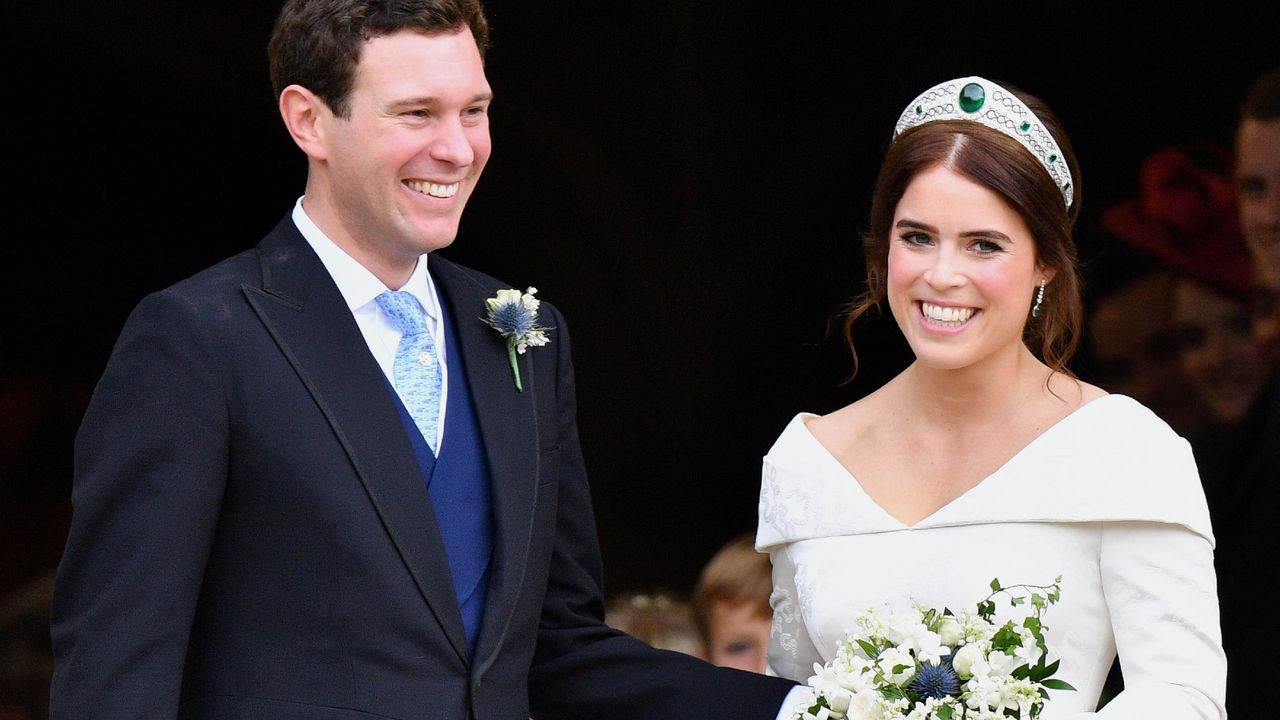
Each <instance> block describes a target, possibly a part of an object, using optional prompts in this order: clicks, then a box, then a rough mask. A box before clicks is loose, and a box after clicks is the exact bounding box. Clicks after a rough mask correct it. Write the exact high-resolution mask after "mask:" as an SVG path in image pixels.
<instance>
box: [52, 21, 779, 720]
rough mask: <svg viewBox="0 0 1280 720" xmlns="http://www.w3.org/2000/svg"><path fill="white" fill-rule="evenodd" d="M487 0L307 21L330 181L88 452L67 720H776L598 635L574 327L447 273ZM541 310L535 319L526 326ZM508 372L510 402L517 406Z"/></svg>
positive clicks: (467, 176)
mask: <svg viewBox="0 0 1280 720" xmlns="http://www.w3.org/2000/svg"><path fill="white" fill-rule="evenodd" d="M487 31H488V28H487V24H486V21H485V18H484V16H483V14H482V11H481V8H480V7H479V4H478V1H477V0H400V1H398V2H391V1H389V0H290V2H289V3H288V4H287V5H286V6H285V8H284V10H283V12H282V14H281V15H280V17H279V19H278V21H277V24H276V27H275V30H274V33H273V36H272V39H271V43H270V47H269V51H270V57H271V71H272V79H273V82H274V84H275V88H276V91H277V96H278V97H279V109H280V113H281V116H282V118H283V120H284V123H285V126H286V128H287V129H288V131H289V133H290V135H291V136H292V138H293V140H294V142H295V143H297V145H298V147H299V148H301V150H302V151H303V152H304V153H305V154H306V156H307V158H308V176H307V184H306V189H305V193H304V195H303V197H302V198H301V199H300V200H299V201H298V203H297V204H296V206H295V207H294V208H293V210H292V212H290V213H289V214H288V215H287V216H286V217H285V218H284V219H283V220H282V221H281V222H280V223H279V224H278V225H277V226H276V227H275V229H274V230H272V231H271V232H270V233H269V234H268V235H267V236H266V237H265V238H264V239H263V240H262V241H261V242H260V243H259V244H258V246H257V247H256V248H254V249H253V250H250V251H247V252H245V253H243V254H241V255H238V256H235V257H233V258H230V259H228V260H226V261H224V262H222V263H220V264H218V265H216V266H214V267H212V268H209V269H208V270H205V271H204V272H201V273H199V274H197V275H196V276H194V277H192V278H190V279H188V280H185V281H183V282H181V283H178V284H177V285H175V286H173V287H170V288H168V289H166V290H163V291H161V292H159V293H156V294H153V295H151V296H149V297H147V298H146V299H144V300H143V301H142V303H141V304H140V305H139V306H138V308H137V309H136V310H135V311H134V312H133V314H132V316H131V317H130V318H129V321H128V322H127V324H126V326H125V328H124V330H123V331H122V333H121V336H120V339H119V341H118V344H117V346H116V348H115V351H114V353H113V355H112V358H111V360H110V362H109V364H108V366H107V369H106V371H105V374H104V375H103V377H102V380H101V382H100V383H99V385H98V388H97V390H96V391H95V393H94V397H93V400H92V403H91V405H90V407H89V410H88V412H87V414H86V416H85V419H84V422H83V425H82V427H81V429H80V433H79V435H78V437H77V443H76V464H75V482H74V489H73V501H74V508H75V514H74V518H73V521H72V527H71V532H70V537H69V539H68V542H67V548H66V552H65V554H64V556H63V559H62V563H61V565H60V566H59V570H58V578H57V584H56V592H55V598H54V604H53V623H52V634H53V643H54V652H55V672H54V680H53V687H52V696H51V715H52V717H54V718H95V719H102V718H175V717H182V718H202V719H203V718H209V719H215V718H235V719H236V720H250V719H258V718H290V719H291V720H294V719H296V720H309V719H314V720H320V719H324V720H339V719H344V720H345V719H349V720H371V719H373V718H448V719H458V720H461V719H463V718H483V719H484V720H522V719H525V718H529V717H531V716H532V717H535V718H585V717H610V718H637V719H638V718H646V719H661V718H690V719H693V718H707V717H712V716H723V715H726V714H727V715H732V716H733V717H736V718H757V717H758V718H774V717H775V715H776V714H777V713H778V712H779V708H780V706H781V703H782V700H783V697H784V695H786V693H787V692H788V688H789V687H790V685H789V683H785V682H782V681H779V680H776V679H774V678H765V677H763V676H758V675H752V674H749V673H741V672H737V671H730V670H721V669H715V668H712V667H710V666H708V665H705V664H703V663H701V662H700V661H697V660H695V659H693V658H690V657H686V656H683V655H679V654H675V653H667V652H663V651H658V650H653V649H651V648H649V647H648V646H646V645H644V644H642V643H640V642H639V641H637V640H634V639H632V638H630V637H628V636H626V635H623V634H621V633H619V632H616V631H613V630H611V629H609V628H607V627H605V626H604V624H603V622H602V616H603V604H602V601H601V568H600V557H599V549H598V547H597V540H596V531H595V526H594V523H593V520H592V510H591V503H590V499H589V496H588V488H587V481H586V475H585V471H584V468H583V463H582V456H581V452H580V449H579V445H578V435H577V430H576V425H575V422H576V421H575V399H574V382H573V371H572V365H571V362H570V357H569V338H568V336H567V334H566V333H565V330H564V328H565V322H564V320H563V318H561V317H560V315H559V314H558V312H557V311H556V310H555V309H554V308H552V307H550V306H549V305H542V306H541V308H536V304H535V303H532V302H530V303H529V304H528V306H527V307H526V309H525V310H523V311H522V312H525V313H529V312H530V311H533V310H535V309H536V311H537V312H538V316H537V318H536V322H537V324H539V325H542V326H545V327H546V328H548V329H547V331H546V332H547V337H548V338H549V340H550V343H549V345H547V346H544V347H530V348H528V349H527V352H524V353H523V354H521V353H509V352H508V343H507V341H506V340H505V339H504V338H503V337H501V336H500V335H499V334H498V332H497V331H496V330H495V329H493V328H491V327H489V326H487V325H486V324H484V323H483V322H481V320H480V319H479V318H480V317H481V316H482V315H483V314H484V312H485V308H486V300H487V299H489V298H491V297H495V296H496V295H497V293H498V291H499V290H502V289H504V287H505V286H504V285H503V284H502V283H499V282H498V281H496V280H494V279H493V278H490V277H488V276H486V275H483V274H481V273H478V272H476V271H474V270H470V269H468V268H464V267H461V266H458V265H454V264H451V263H449V262H447V261H446V260H444V259H442V258H441V257H439V256H438V255H436V254H435V253H434V251H436V250H439V249H441V248H444V247H446V246H447V245H449V244H450V243H451V242H452V241H453V239H454V237H455V235H456V232H457V227H458V222H459V218H460V216H461V214H462V210H463V206H464V205H465V203H466V201H467V199H468V197H469V196H470V195H471V192H472V191H473V190H474V189H475V185H476V182H477V180H478V179H479V177H480V173H481V171H482V170H483V169H484V166H485V163H486V161H487V160H488V157H489V151H490V142H489V116H488V108H489V104H490V100H491V97H492V93H491V91H490V88H489V85H488V82H487V81H486V79H485V73H484V68H483V63H482V53H483V50H484V47H485V44H486V38H487ZM521 307H525V306H523V305H522V306H521ZM517 373H518V377H519V382H518V383H517V379H516V378H517Z"/></svg>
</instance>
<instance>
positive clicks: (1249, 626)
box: [1202, 68, 1280, 718]
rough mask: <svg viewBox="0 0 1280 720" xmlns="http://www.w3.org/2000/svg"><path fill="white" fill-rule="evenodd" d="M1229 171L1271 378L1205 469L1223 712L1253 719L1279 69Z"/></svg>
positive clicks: (1278, 431) (1279, 254)
mask: <svg viewBox="0 0 1280 720" xmlns="http://www.w3.org/2000/svg"><path fill="white" fill-rule="evenodd" d="M1235 172H1236V182H1237V187H1238V210H1239V213H1240V225H1241V230H1242V231H1243V233H1244V239H1245V243H1246V244H1247V245H1248V246H1249V251H1250V254H1251V255H1252V258H1253V263H1254V268H1253V276H1254V282H1255V284H1256V285H1257V286H1258V290H1259V297H1269V298H1270V299H1271V300H1270V302H1269V303H1268V304H1266V305H1261V306H1260V307H1259V310H1260V312H1259V313H1258V314H1257V316H1256V318H1255V321H1254V329H1255V338H1256V339H1257V340H1258V342H1259V344H1260V345H1262V346H1263V347H1267V346H1268V345H1270V346H1271V349H1270V351H1266V350H1264V357H1265V358H1266V360H1267V361H1268V362H1269V363H1270V365H1269V368H1268V369H1267V370H1264V371H1263V373H1262V374H1264V375H1265V374H1267V373H1269V374H1270V379H1269V380H1268V381H1267V384H1266V386H1265V387H1264V388H1263V390H1262V392H1261V393H1259V395H1258V398H1257V401H1256V402H1254V404H1253V407H1252V408H1251V409H1249V411H1248V413H1247V414H1246V415H1245V416H1244V418H1243V420H1241V422H1240V423H1238V424H1237V425H1236V427H1235V428H1234V429H1233V432H1232V433H1230V436H1229V437H1228V438H1226V439H1225V440H1224V443H1223V451H1222V453H1221V456H1222V458H1221V459H1220V460H1219V459H1215V458H1209V462H1208V463H1206V466H1205V467H1204V469H1203V471H1202V476H1203V477H1205V483H1206V488H1207V489H1209V490H1211V492H1210V493H1209V509H1210V511H1211V513H1212V515H1213V530H1214V534H1215V535H1216V536H1217V538H1218V546H1217V549H1216V551H1215V553H1214V555H1215V564H1216V565H1217V569H1218V600H1219V603H1220V604H1221V608H1222V612H1221V615H1222V646H1223V649H1225V650H1226V652H1227V664H1228V672H1227V712H1228V713H1229V714H1230V715H1231V717H1235V718H1254V717H1266V716H1268V715H1270V714H1272V713H1273V712H1274V710H1273V708H1272V705H1273V703H1268V702H1267V701H1266V698H1265V697H1263V696H1264V693H1259V692H1258V688H1259V687H1262V686H1263V684H1264V683H1266V682H1269V680H1270V675H1269V674H1268V673H1267V671H1266V669H1265V668H1266V667H1267V665H1268V664H1269V663H1270V653H1268V651H1267V650H1266V649H1265V648H1271V647H1275V646H1276V645H1277V644H1280V623H1277V622H1275V621H1274V620H1272V619H1271V618H1269V617H1268V618H1265V619H1262V618H1259V616H1258V615H1257V604H1258V594H1257V592H1258V587H1259V586H1258V572H1259V569H1260V568H1274V567H1276V566H1277V565H1280V543H1277V542H1276V540H1275V536H1274V533H1272V532H1271V530H1270V528H1271V524H1272V516H1273V514H1274V509H1275V507H1276V505H1277V503H1280V449H1278V448H1280V373H1278V372H1277V370H1276V368H1277V365H1276V364H1275V362H1276V361H1275V355H1274V351H1275V347H1274V344H1275V342H1276V337H1275V336H1274V335H1273V334H1272V333H1274V329H1275V327H1276V325H1275V324H1276V322H1277V315H1276V313H1277V306H1276V304H1275V297H1276V294H1277V293H1280V68H1276V69H1273V70H1271V71H1270V72H1267V73H1263V74H1261V75H1259V76H1258V77H1257V78H1255V80H1254V82H1253V85H1252V87H1251V89H1250V90H1249V93H1248V95H1247V96H1246V97H1245V101H1244V103H1243V104H1242V106H1241V112H1240V121H1239V124H1238V125H1237V127H1236V170H1235ZM1268 306H1269V309H1268ZM1259 328H1265V330H1264V331H1262V332H1259ZM1268 353H1270V354H1268Z"/></svg>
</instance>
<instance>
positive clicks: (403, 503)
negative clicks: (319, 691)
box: [244, 218, 467, 665]
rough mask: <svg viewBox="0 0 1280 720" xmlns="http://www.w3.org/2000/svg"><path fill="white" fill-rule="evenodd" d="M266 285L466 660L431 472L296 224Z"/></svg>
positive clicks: (284, 344)
mask: <svg viewBox="0 0 1280 720" xmlns="http://www.w3.org/2000/svg"><path fill="white" fill-rule="evenodd" d="M258 256H259V259H260V262H261V265H262V276H263V286H262V288H256V287H251V286H248V285H246V286H245V287H244V293H245V296H246V297H247V298H248V300H249V303H250V305H252V306H253V308H254V310H255V311H256V312H257V314H258V316H259V318H261V320H262V322H263V324H264V325H265V326H266V327H267V330H268V331H269V332H270V333H271V335H272V337H273V338H275V340H276V342H277V344H278V345H279V346H280V350H281V352H283V353H284V355H285V357H286V358H288V361H289V363H290V364H291V365H292V366H293V368H294V369H295V370H296V372H297V373H298V376H299V377H300V378H301V379H302V382H303V383H304V384H305V385H306V387H307V390H308V391H309V392H310V393H311V395H312V396H313V397H314V399H315V402H316V405H317V406H318V407H319V408H320V411H321V412H322V413H324V415H325V417H326V419H327V420H328V422H329V424H330V425H331V427H332V428H333V432H334V434H335V435H337V438H338V440H339V442H340V443H342V446H343V448H344V449H345V450H346V452H347V455H348V456H349V457H350V459H351V465H352V467H353V469H354V470H355V473H356V475H357V476H358V477H359V479H360V482H361V483H362V484H363V485H364V488H365V491H366V493H367V494H368V496H369V499H370V501H371V502H372V504H373V507H374V509H375V511H376V512H377V513H378V515H379V516H380V517H381V519H382V522H383V524H384V526H385V527H386V529H387V533H388V535H390V537H391V541H392V543H393V544H394V545H395V547H396V550H397V551H398V552H399V554H400V557H401V559H402V560H403V562H404V564H405V565H406V567H407V568H408V570H409V574H410V575H411V576H412V578H413V581H414V583H415V584H416V585H417V587H418V591H419V592H420V593H421V594H422V596H423V598H424V599H425V600H426V602H427V605H428V606H429V607H430V609H431V612H432V614H433V615H434V616H435V618H436V620H437V622H439V624H440V626H441V628H442V629H443V630H444V633H445V635H446V636H447V637H448V639H449V642H450V644H451V645H452V646H453V648H454V650H455V652H457V654H458V658H459V660H460V661H461V662H462V663H463V664H464V665H465V664H466V663H467V652H466V647H467V645H466V640H465V633H464V632H463V627H462V616H461V614H460V613H459V611H458V605H457V601H456V600H455V598H454V592H453V583H452V580H451V579H450V571H449V563H448V558H447V556H446V555H445V551H444V544H443V542H442V541H441V539H440V532H439V528H438V525H437V524H436V519H435V515H434V513H433V512H432V509H431V501H430V499H429V498H428V496H427V491H426V486H425V484H424V482H423V478H422V472H421V470H420V468H419V467H418V463H417V460H416V459H415V457H414V454H413V449H412V447H411V446H410V444H409V438H408V436H407V435H406V434H405V429H404V426H403V425H402V423H401V421H400V418H399V415H398V410H397V409H396V407H395V401H394V400H393V399H392V397H391V395H390V392H389V391H388V388H387V383H386V378H385V376H384V375H383V373H382V370H381V368H379V367H378V364H377V362H376V361H375V360H374V359H373V356H372V355H371V354H370V353H369V352H368V351H367V347H368V346H367V345H366V344H365V341H364V337H363V335H361V333H360V329H359V327H357V325H356V323H355V319H354V318H353V317H352V316H351V312H350V310H349V309H348V308H347V305H346V303H345V301H344V300H343V299H342V294H341V293H340V292H339V291H338V288H337V286H336V285H335V284H334V283H333V280H332V278H330V277H329V274H328V272H327V271H326V270H325V268H324V265H323V264H322V263H321V262H320V259H319V258H318V257H316V255H315V253H314V251H313V250H311V248H310V247H309V246H308V245H307V243H306V241H305V240H304V239H303V238H302V236H301V234H299V233H298V231H297V229H296V228H295V227H294V225H293V223H292V221H291V220H289V219H288V218H286V219H285V220H284V221H282V222H281V223H280V225H278V226H277V227H276V229H275V230H273V231H272V232H271V234H270V235H268V236H267V237H266V238H265V239H264V240H263V241H262V243H261V244H260V245H259V247H258Z"/></svg>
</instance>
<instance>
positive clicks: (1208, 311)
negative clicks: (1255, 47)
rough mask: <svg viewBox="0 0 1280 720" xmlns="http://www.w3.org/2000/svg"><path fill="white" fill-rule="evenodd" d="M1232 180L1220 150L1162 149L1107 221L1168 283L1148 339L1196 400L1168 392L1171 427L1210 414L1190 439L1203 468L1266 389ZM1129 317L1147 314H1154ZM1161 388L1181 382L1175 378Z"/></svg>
mask: <svg viewBox="0 0 1280 720" xmlns="http://www.w3.org/2000/svg"><path fill="white" fill-rule="evenodd" d="M1231 177H1232V176H1231V155H1230V152H1229V151H1228V150H1227V149H1225V148H1223V147H1220V146H1218V145H1216V144H1213V143H1208V142H1201V143H1188V144H1183V145H1177V146H1166V147H1162V148H1159V149H1157V150H1156V151H1154V152H1153V153H1151V154H1150V155H1149V156H1148V157H1147V158H1146V159H1145V160H1144V161H1143V163H1142V167H1141V169H1140V171H1139V185H1140V193H1139V195H1138V197H1136V198H1131V199H1127V200H1124V201H1121V202H1119V203H1116V204H1115V205H1113V206H1111V207H1110V208H1107V210H1106V211H1105V212H1104V213H1103V215H1102V224H1103V226H1104V227H1105V228H1106V229H1107V230H1108V231H1110V232H1111V233H1112V234H1113V235H1115V236H1116V237H1118V238H1119V239H1121V240H1123V241H1124V242H1126V243H1128V244H1129V245H1131V246H1133V247H1135V248H1137V249H1138V250H1140V251H1142V252H1144V253H1146V254H1147V255H1149V256H1150V257H1151V259H1152V260H1154V261H1155V262H1156V263H1158V264H1159V265H1160V266H1161V268H1162V270H1163V272H1164V273H1165V274H1166V275H1167V276H1168V277H1169V278H1170V280H1168V281H1166V282H1165V283H1164V284H1163V286H1162V287H1160V288H1159V289H1160V291H1161V293H1162V294H1163V297H1161V298H1160V299H1159V300H1158V301H1157V303H1156V304H1155V305H1154V306H1150V310H1151V313H1152V315H1153V317H1154V318H1155V320H1154V321H1153V322H1152V323H1151V325H1150V329H1151V330H1152V331H1155V330H1156V329H1159V332H1158V333H1157V334H1155V335H1153V336H1152V337H1151V338H1148V339H1147V340H1146V342H1147V343H1150V345H1151V348H1149V349H1158V348H1160V347H1163V348H1164V349H1165V352H1166V353H1167V356H1166V357H1167V358H1169V359H1176V361H1177V364H1178V370H1179V374H1180V377H1181V379H1182V380H1184V381H1185V384H1186V386H1189V388H1190V389H1191V390H1192V391H1193V393H1192V394H1193V395H1194V398H1188V394H1187V393H1186V392H1185V388H1183V387H1180V386H1179V385H1172V384H1171V385H1166V386H1165V387H1164V389H1163V395H1165V396H1166V397H1170V398H1176V397H1178V396H1181V398H1182V399H1181V401H1180V403H1181V405H1182V412H1171V413H1170V417H1165V418H1164V419H1165V420H1166V421H1167V422H1170V424H1174V423H1175V422H1176V421H1177V419H1178V418H1181V417H1187V416H1188V415H1190V411H1191V410H1193V409H1194V410H1195V411H1196V412H1197V413H1199V412H1200V411H1201V409H1203V410H1207V411H1208V412H1207V417H1206V418H1205V420H1206V422H1204V423H1200V424H1199V426H1198V427H1194V428H1189V430H1192V431H1191V432H1188V439H1190V440H1191V441H1192V443H1193V444H1194V445H1196V446H1197V459H1198V460H1202V458H1203V456H1204V454H1205V453H1206V452H1216V447H1217V446H1218V445H1220V444H1221V434H1222V433H1223V432H1225V431H1227V430H1228V429H1230V428H1233V427H1234V426H1235V425H1236V424H1237V423H1239V422H1240V420H1241V418H1242V417H1243V415H1244V413H1245V411H1246V410H1247V409H1248V407H1249V406H1250V405H1251V403H1253V401H1254V400H1255V399H1256V398H1257V396H1258V393H1259V392H1260V391H1261V390H1262V386H1263V383H1264V382H1265V380H1266V368H1265V365H1264V364H1263V362H1262V359H1261V357H1260V354H1259V350H1258V347H1257V345H1256V344H1255V343H1254V341H1253V338H1252V336H1251V332H1250V330H1249V327H1248V325H1249V322H1248V314H1249V304H1248V296H1249V288H1250V276H1251V268H1250V259H1249V254H1248V252H1247V251H1246V249H1245V247H1244V242H1243V240H1242V238H1241V234H1240V225H1239V222H1238V221H1237V219H1236V215H1235V202H1234V195H1235V191H1234V187H1233V184H1232V180H1231ZM1135 299H1137V298H1135ZM1144 299H1146V298H1144ZM1131 309H1132V310H1134V311H1135V312H1137V313H1139V314H1142V313H1143V312H1144V311H1146V310H1147V309H1148V306H1145V305H1137V306H1132V307H1131ZM1169 321H1171V324H1167V323H1169ZM1157 352H1158V350H1157ZM1163 381H1164V382H1167V383H1173V382H1176V381H1177V376H1167V377H1166V378H1164V379H1163ZM1150 392H1151V394H1159V393H1157V391H1155V390H1152V391H1150ZM1173 402H1175V403H1176V402H1179V401H1178V400H1174V401H1173ZM1162 417H1164V416H1162ZM1201 476H1202V478H1203V479H1204V480H1205V483H1206V485H1208V484H1209V480H1210V476H1209V475H1208V473H1206V472H1204V471H1203V469H1202V473H1201Z"/></svg>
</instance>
